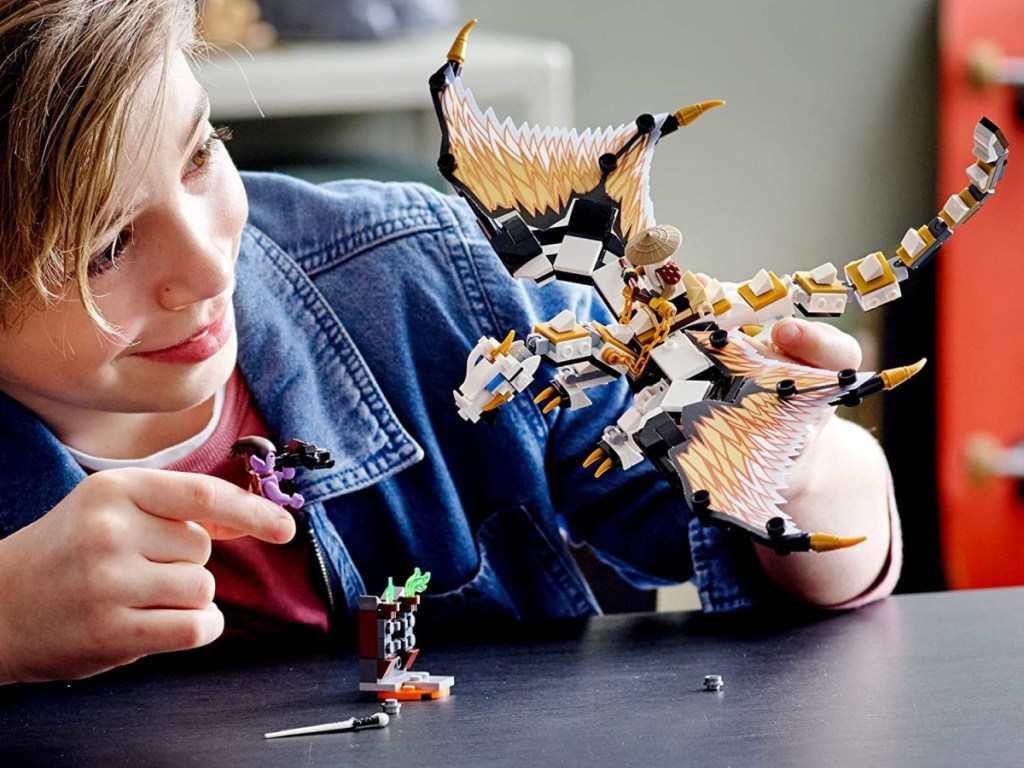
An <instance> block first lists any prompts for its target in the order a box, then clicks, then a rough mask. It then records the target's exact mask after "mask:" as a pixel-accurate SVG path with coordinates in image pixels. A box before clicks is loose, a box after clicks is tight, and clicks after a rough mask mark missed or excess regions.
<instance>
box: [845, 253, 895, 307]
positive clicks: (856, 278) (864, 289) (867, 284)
mask: <svg viewBox="0 0 1024 768" xmlns="http://www.w3.org/2000/svg"><path fill="white" fill-rule="evenodd" d="M868 259H877V260H878V262H879V263H880V264H881V266H882V274H881V275H879V276H878V277H876V278H875V279H874V280H870V281H869V280H865V279H864V278H863V277H862V276H861V274H860V269H859V267H860V265H861V264H862V263H864V262H865V261H867V260H868ZM845 269H846V276H847V277H848V278H850V282H852V283H853V287H854V288H856V289H857V293H859V294H860V295H861V296H867V295H868V294H869V293H872V292H874V291H877V290H878V289H879V288H884V287H885V286H887V285H892V284H893V283H896V282H898V280H897V279H896V273H895V272H893V271H892V267H890V266H889V262H887V261H886V260H885V258H884V257H883V256H882V252H881V251H878V252H876V253H872V254H871V255H870V256H865V257H864V258H863V259H858V260H857V261H851V262H850V263H849V264H847V265H846V268H845Z"/></svg>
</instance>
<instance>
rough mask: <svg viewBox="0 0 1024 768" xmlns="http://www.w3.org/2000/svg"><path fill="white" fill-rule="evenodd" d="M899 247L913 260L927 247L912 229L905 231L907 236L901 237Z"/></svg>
mask: <svg viewBox="0 0 1024 768" xmlns="http://www.w3.org/2000/svg"><path fill="white" fill-rule="evenodd" d="M900 245H902V246H903V250H904V251H906V252H907V255H908V256H909V257H910V258H914V257H915V256H917V254H919V253H920V252H921V251H923V250H924V249H925V248H926V247H927V245H926V243H925V241H924V238H923V237H921V235H919V234H918V232H917V230H916V229H913V228H911V229H908V230H907V234H905V235H904V236H903V240H901V241H900Z"/></svg>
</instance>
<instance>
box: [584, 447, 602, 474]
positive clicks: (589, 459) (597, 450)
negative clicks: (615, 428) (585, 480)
mask: <svg viewBox="0 0 1024 768" xmlns="http://www.w3.org/2000/svg"><path fill="white" fill-rule="evenodd" d="M602 456H604V451H602V450H601V449H600V448H595V449H594V450H593V451H592V452H591V453H590V455H589V456H587V458H585V459H584V460H583V468H584V469H586V468H587V467H589V466H590V465H591V464H593V463H594V462H595V461H597V460H598V459H600V458H601V457H602Z"/></svg>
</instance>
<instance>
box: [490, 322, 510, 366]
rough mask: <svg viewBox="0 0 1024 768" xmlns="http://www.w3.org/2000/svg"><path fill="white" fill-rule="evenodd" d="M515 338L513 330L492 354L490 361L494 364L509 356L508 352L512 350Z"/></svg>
mask: <svg viewBox="0 0 1024 768" xmlns="http://www.w3.org/2000/svg"><path fill="white" fill-rule="evenodd" d="M515 338H516V332H515V329H514V328H513V329H512V330H511V331H509V332H508V336H506V337H505V340H504V341H503V342H501V344H499V345H498V346H496V347H495V348H494V349H493V350H492V351H491V354H490V356H489V359H490V361H491V362H492V363H493V362H494V361H495V360H497V359H498V358H499V357H500V356H501V355H507V354H508V351H509V350H510V349H511V348H512V342H513V341H514V340H515Z"/></svg>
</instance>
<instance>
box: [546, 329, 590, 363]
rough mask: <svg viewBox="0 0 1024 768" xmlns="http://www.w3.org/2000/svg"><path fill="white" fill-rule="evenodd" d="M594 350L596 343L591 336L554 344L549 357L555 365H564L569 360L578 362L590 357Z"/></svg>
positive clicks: (549, 351)
mask: <svg viewBox="0 0 1024 768" xmlns="http://www.w3.org/2000/svg"><path fill="white" fill-rule="evenodd" d="M593 349H594V343H593V341H592V340H591V338H590V337H589V336H584V337H583V338H580V339H572V340H571V341H560V342H558V343H557V344H553V345H552V347H551V349H549V350H548V354H547V357H548V359H549V360H552V361H553V362H555V363H564V362H566V361H567V360H578V359H580V358H583V357H590V353H591V352H592V351H593Z"/></svg>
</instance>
